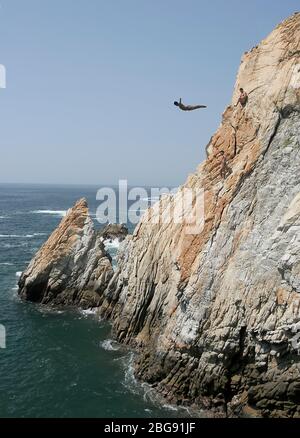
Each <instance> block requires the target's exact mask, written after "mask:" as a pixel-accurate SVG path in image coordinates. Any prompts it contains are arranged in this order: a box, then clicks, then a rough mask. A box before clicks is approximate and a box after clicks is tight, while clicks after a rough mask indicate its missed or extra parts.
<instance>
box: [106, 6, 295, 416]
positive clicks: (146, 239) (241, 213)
mask: <svg viewBox="0 0 300 438" xmlns="http://www.w3.org/2000/svg"><path fill="white" fill-rule="evenodd" d="M240 87H243V88H244V89H245V90H246V91H247V92H248V94H249V100H248V103H247V105H246V107H245V108H242V106H240V105H239V106H238V107H236V108H235V107H234V104H235V103H236V102H237V100H238V94H239V88H240ZM299 112H300V14H295V15H294V16H292V17H290V18H289V19H287V20H286V21H284V22H283V23H281V24H280V25H279V26H278V27H277V28H276V29H275V30H274V31H273V32H272V33H271V35H270V36H268V38H266V39H265V40H263V41H262V42H261V44H259V45H258V46H257V47H255V48H253V49H252V50H251V51H250V52H249V53H246V54H245V55H244V56H243V59H242V63H241V67H240V70H239V73H238V77H237V81H236V86H235V90H234V93H233V98H232V103H231V105H230V106H229V107H228V108H227V109H226V111H225V112H224V114H223V120H222V124H221V126H220V128H219V129H218V131H217V133H216V134H215V135H214V136H213V137H212V139H211V141H210V143H209V145H208V146H207V152H208V158H207V160H206V161H205V162H204V163H203V164H202V165H201V166H200V167H199V168H198V170H197V171H196V172H195V173H194V174H193V175H191V176H190V177H189V178H188V180H187V182H186V184H185V185H184V186H183V187H182V188H181V191H182V190H183V189H184V188H193V189H201V188H204V191H205V225H204V230H203V231H202V232H201V233H199V234H197V235H191V234H188V233H187V232H186V225H184V224H175V223H171V224H168V225H166V224H164V223H161V224H158V225H155V224H153V223H152V221H151V220H149V215H146V216H145V217H144V219H143V220H142V221H141V223H140V224H139V226H138V227H137V229H136V231H135V233H134V235H133V236H131V237H129V238H127V240H126V242H125V244H124V245H123V247H122V250H121V252H120V255H119V265H118V274H117V275H116V276H115V278H114V280H113V281H112V282H111V283H110V285H109V287H108V289H107V290H106V292H105V294H104V295H103V296H102V299H101V300H102V303H101V306H102V307H101V308H102V312H103V313H104V314H106V315H107V316H108V317H110V318H111V319H112V320H113V328H114V333H115V335H116V337H117V338H118V339H119V340H120V341H122V342H126V343H129V344H131V345H134V346H135V347H137V349H138V352H139V354H138V357H137V361H136V373H137V376H138V377H139V378H141V379H143V380H146V381H147V382H149V383H151V384H153V385H154V386H156V388H157V389H158V390H159V391H160V392H162V393H163V394H164V395H165V396H167V397H168V398H169V399H170V400H171V401H177V402H178V403H186V402H187V401H188V402H194V403H196V404H198V405H201V406H206V407H208V408H213V407H216V406H221V407H222V409H223V408H224V409H225V410H227V412H228V413H229V414H234V413H238V412H239V409H241V407H242V406H243V405H248V406H252V407H254V408H256V409H258V410H259V411H260V413H262V414H263V415H274V416H280V415H289V416H300V362H299V351H298V347H299V346H300V343H299V341H298V340H297V339H298V337H297V333H298V330H299V329H300V237H299V230H300V228H299V227H300V173H299V169H300V136H299V132H300V116H299ZM220 150H223V151H224V152H225V155H226V156H227V159H228V164H229V166H230V168H231V170H232V173H231V174H230V175H229V176H228V177H227V178H226V179H225V180H224V181H223V180H222V178H221V176H220V160H219V158H218V152H219V151H220ZM171 202H172V203H173V205H174V204H175V206H176V202H179V195H178V194H177V195H175V197H174V198H165V197H164V198H163V199H162V200H161V201H160V209H161V212H162V215H163V213H164V212H165V211H167V209H168V208H169V207H170V203H171ZM116 280H117V282H116ZM299 338H300V335H299Z"/></svg>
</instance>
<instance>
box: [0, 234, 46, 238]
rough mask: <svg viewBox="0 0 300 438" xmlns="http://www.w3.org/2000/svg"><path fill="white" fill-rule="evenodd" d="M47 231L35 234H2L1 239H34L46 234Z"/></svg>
mask: <svg viewBox="0 0 300 438" xmlns="http://www.w3.org/2000/svg"><path fill="white" fill-rule="evenodd" d="M46 235H47V234H46V233H33V234H0V238H1V239H32V238H33V237H39V236H46Z"/></svg>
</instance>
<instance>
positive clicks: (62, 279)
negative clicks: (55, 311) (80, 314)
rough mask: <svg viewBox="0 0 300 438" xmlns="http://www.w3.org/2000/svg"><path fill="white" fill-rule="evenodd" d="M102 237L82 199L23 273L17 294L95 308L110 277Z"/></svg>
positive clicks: (111, 272) (42, 301) (108, 260)
mask: <svg viewBox="0 0 300 438" xmlns="http://www.w3.org/2000/svg"><path fill="white" fill-rule="evenodd" d="M102 240H103V238H102V233H97V232H96V231H95V229H94V225H93V221H92V219H91V218H90V217H89V214H88V207H87V203H86V201H85V200H84V199H81V200H80V201H78V202H77V203H76V205H75V206H74V207H73V208H72V209H71V210H69V211H68V213H67V215H66V217H65V218H64V219H63V220H62V221H61V223H60V225H59V227H58V228H57V229H56V230H55V231H54V233H53V234H52V235H51V236H50V237H49V239H48V240H47V242H46V243H45V244H44V245H43V246H42V248H41V249H40V250H39V251H38V253H37V254H36V256H35V257H34V259H33V260H32V261H31V263H30V265H29V266H28V268H27V269H26V271H25V272H24V273H23V274H22V276H21V278H20V281H19V294H20V296H21V297H22V298H23V299H25V300H30V301H34V302H39V303H42V304H50V303H51V304H53V305H62V304H63V305H74V304H76V305H79V306H81V307H83V308H89V307H97V306H98V305H99V300H100V295H101V294H102V293H103V291H104V290H105V289H106V287H107V285H108V282H109V280H110V279H111V278H112V276H113V269H112V265H111V260H110V256H109V254H108V253H107V252H106V251H105V248H104V245H103V242H102Z"/></svg>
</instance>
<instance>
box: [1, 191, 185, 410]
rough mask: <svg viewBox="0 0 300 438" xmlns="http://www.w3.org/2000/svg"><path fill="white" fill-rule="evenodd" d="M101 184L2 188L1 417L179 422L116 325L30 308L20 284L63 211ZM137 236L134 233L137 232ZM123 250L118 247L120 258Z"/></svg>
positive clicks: (80, 315) (81, 315)
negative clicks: (141, 373)
mask: <svg viewBox="0 0 300 438" xmlns="http://www.w3.org/2000/svg"><path fill="white" fill-rule="evenodd" d="M96 190H97V188H95V187H81V188H80V187H56V186H52V187H48V186H19V185H0V324H2V325H4V326H5V328H6V332H7V339H6V341H7V345H6V347H7V348H6V349H0V417H30V418H37V417H85V418H86V417H98V418H101V417H104V418H113V417H158V416H159V417H170V416H172V417H179V416H187V415H188V414H187V412H186V411H183V410H182V411H181V410H176V409H175V408H174V407H171V406H165V405H163V402H162V403H160V402H158V401H157V400H156V399H155V397H153V394H154V393H153V391H152V390H151V388H150V387H148V386H147V385H143V384H140V383H138V382H136V381H135V379H134V377H133V374H132V367H131V363H132V359H133V353H132V352H131V351H129V350H126V349H125V348H124V347H122V346H119V345H117V344H116V343H114V342H112V341H111V340H110V326H109V324H108V323H107V322H105V321H100V320H99V318H98V317H96V315H94V314H91V313H89V312H81V311H79V310H61V309H57V310H53V309H52V310H50V309H48V308H46V307H42V306H39V305H35V304H31V303H24V302H22V301H20V300H19V298H18V296H17V290H16V284H17V280H18V276H19V273H20V272H21V271H23V270H24V269H25V268H26V266H27V264H28V263H29V261H30V260H31V258H32V256H33V255H34V253H35V252H36V251H37V249H38V248H39V247H40V246H41V245H42V244H43V242H44V241H45V240H46V239H47V236H48V235H49V234H50V233H51V232H52V231H53V230H54V229H55V227H56V226H57V225H58V223H59V222H60V220H61V218H62V215H63V214H64V213H63V212H64V211H66V210H67V209H68V208H70V207H71V206H72V205H73V204H74V202H75V201H76V200H77V199H79V198H81V197H86V198H87V199H88V201H89V206H90V211H91V213H92V214H95V212H96V208H97V205H98V203H97V201H96ZM131 231H132V228H131ZM115 252H116V249H112V255H113V256H114V254H115Z"/></svg>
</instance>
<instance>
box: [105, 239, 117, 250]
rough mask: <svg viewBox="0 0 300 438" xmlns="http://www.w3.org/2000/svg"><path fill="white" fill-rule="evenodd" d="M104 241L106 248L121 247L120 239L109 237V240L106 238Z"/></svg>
mask: <svg viewBox="0 0 300 438" xmlns="http://www.w3.org/2000/svg"><path fill="white" fill-rule="evenodd" d="M103 243H104V246H105V248H107V249H119V246H120V243H121V242H120V241H119V239H114V240H109V239H107V240H104V242H103Z"/></svg>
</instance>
